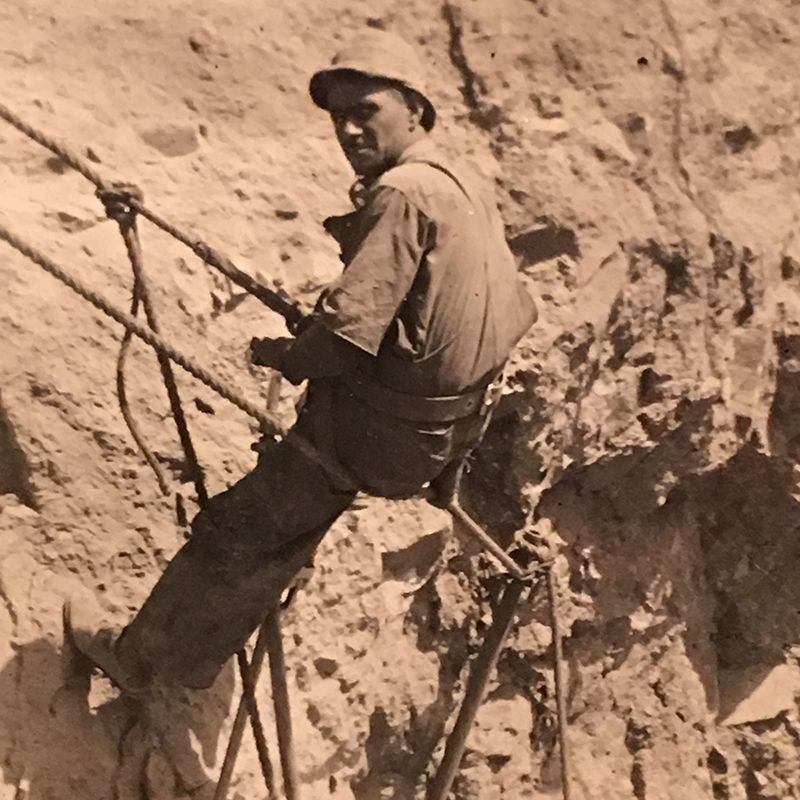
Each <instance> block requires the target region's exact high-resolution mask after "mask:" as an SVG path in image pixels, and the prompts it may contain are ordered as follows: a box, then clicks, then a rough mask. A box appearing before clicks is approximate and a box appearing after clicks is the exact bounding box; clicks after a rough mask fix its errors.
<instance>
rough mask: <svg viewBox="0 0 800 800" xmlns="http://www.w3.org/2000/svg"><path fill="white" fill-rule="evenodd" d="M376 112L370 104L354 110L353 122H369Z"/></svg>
mask: <svg viewBox="0 0 800 800" xmlns="http://www.w3.org/2000/svg"><path fill="white" fill-rule="evenodd" d="M374 113H375V109H374V108H370V107H369V106H365V107H363V108H357V109H355V110H354V111H353V122H368V121H369V119H370V117H372V115H373V114H374Z"/></svg>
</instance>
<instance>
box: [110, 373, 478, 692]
mask: <svg viewBox="0 0 800 800" xmlns="http://www.w3.org/2000/svg"><path fill="white" fill-rule="evenodd" d="M312 388H313V391H312V393H311V395H310V401H309V402H308V403H307V405H306V407H305V408H304V410H303V411H302V412H301V415H300V417H299V419H298V422H297V425H296V430H297V432H298V433H299V434H300V435H302V436H304V437H305V438H306V439H308V440H310V441H311V442H312V443H313V444H314V445H315V446H316V447H318V448H319V449H321V450H324V451H325V452H327V453H328V454H330V455H332V456H334V457H335V458H337V459H338V460H339V461H340V463H342V464H343V465H344V466H345V468H346V469H347V470H348V471H349V472H350V473H351V474H352V476H353V479H354V484H353V485H354V486H356V485H357V486H358V487H359V488H361V489H363V490H364V491H368V492H369V493H371V494H376V495H380V496H386V497H404V496H411V495H413V494H415V493H416V492H418V491H419V490H420V489H421V488H422V487H423V486H424V484H425V483H427V482H428V481H430V480H433V479H434V478H436V477H437V476H438V475H439V474H440V473H441V472H442V470H443V469H444V468H445V467H446V466H447V465H448V464H449V463H450V462H452V461H453V460H454V459H461V458H463V457H464V456H465V455H466V453H467V452H468V451H469V450H470V449H471V448H472V447H473V446H474V444H475V443H476V441H477V440H478V438H479V436H480V432H481V429H482V427H483V421H482V420H481V419H480V418H477V417H475V418H470V419H467V420H459V421H457V422H454V423H444V424H442V423H437V424H434V425H427V424H419V423H407V422H404V421H401V420H397V419H393V418H390V417H387V416H386V415H383V414H379V413H378V412H375V411H373V410H372V409H369V408H367V407H366V406H364V405H363V404H361V403H360V401H358V400H356V399H355V398H353V397H352V396H351V395H349V393H348V392H347V391H346V390H344V389H343V388H341V387H340V386H338V385H336V384H322V385H317V386H315V387H312ZM355 494H356V489H355V488H352V487H348V488H343V487H342V485H341V483H339V484H337V482H336V481H335V480H333V479H332V478H331V477H330V476H328V475H327V474H326V472H325V471H324V470H323V469H322V467H320V466H319V465H318V464H316V463H315V462H313V461H311V460H310V459H309V458H307V457H306V456H304V455H303V454H302V453H301V452H300V451H299V450H298V449H297V448H296V447H295V446H294V445H293V444H292V443H291V441H290V440H285V441H281V442H278V443H276V444H274V445H272V446H270V447H269V448H268V449H267V452H266V453H265V455H264V456H263V457H262V458H261V459H260V460H259V463H258V465H257V466H256V467H255V469H253V470H252V471H251V472H249V473H248V474H247V475H245V476H244V477H243V478H242V479H241V480H240V481H238V482H237V483H236V484H234V485H233V486H232V487H231V488H229V489H228V490H226V491H224V492H222V493H221V494H218V495H216V496H215V497H213V498H211V499H210V500H209V502H208V504H207V505H206V507H205V508H204V509H203V510H202V511H201V512H200V513H199V514H198V515H197V516H196V517H195V519H194V520H193V522H192V535H191V538H190V539H189V541H188V542H187V543H186V544H185V545H184V546H183V547H182V548H181V550H180V551H179V552H178V553H177V555H176V556H175V557H174V558H173V559H172V561H171V562H170V564H169V565H168V567H167V569H166V570H165V572H164V574H163V575H162V577H161V578H160V580H159V581H158V583H157V584H156V586H155V588H154V589H153V591H152V593H151V594H150V596H149V597H148V599H147V600H146V601H145V603H144V605H143V606H142V608H141V610H140V611H139V613H138V614H137V615H136V617H135V618H134V619H133V620H132V622H131V623H130V624H129V625H128V627H127V628H126V629H125V631H124V633H123V635H122V637H121V638H120V640H119V642H118V645H117V652H118V656H119V658H120V660H121V661H122V663H123V664H124V665H125V666H126V667H127V668H128V669H130V670H132V671H133V672H134V673H135V674H138V675H141V676H142V677H150V676H157V677H158V678H159V679H161V680H164V681H166V682H168V683H176V684H179V685H182V686H187V687H191V688H204V687H207V686H209V685H210V684H211V683H212V682H213V681H214V678H215V677H216V676H217V674H218V673H219V671H220V669H221V668H222V666H223V665H224V664H225V662H226V661H227V660H228V659H229V658H230V657H231V656H232V655H233V654H234V653H236V652H237V651H238V650H239V649H241V648H242V647H243V646H244V644H245V642H246V641H247V639H248V638H249V637H250V635H251V634H252V633H253V631H254V630H255V629H256V628H257V627H258V626H259V624H260V623H261V621H262V620H263V619H264V617H265V616H266V614H267V613H268V612H269V610H270V609H271V608H273V607H274V606H275V604H276V603H278V602H279V600H280V596H281V594H282V593H283V591H284V590H285V588H286V587H287V586H288V585H289V584H290V583H291V581H292V579H293V578H294V576H295V575H296V574H297V572H298V571H299V570H300V569H302V567H303V566H305V565H306V564H307V563H308V562H309V561H310V560H311V558H312V556H313V554H314V551H315V550H316V548H317V546H318V545H319V543H320V541H321V540H322V537H323V536H324V535H325V533H326V532H327V531H328V529H329V528H330V526H331V525H332V524H333V523H334V521H335V520H336V519H337V517H339V515H340V514H341V513H342V512H343V511H345V509H347V507H348V506H349V505H350V504H351V502H352V501H353V498H354V497H355Z"/></svg>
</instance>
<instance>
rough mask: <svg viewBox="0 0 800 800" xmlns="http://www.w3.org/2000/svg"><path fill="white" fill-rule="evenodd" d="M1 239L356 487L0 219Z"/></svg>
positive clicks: (334, 465)
mask: <svg viewBox="0 0 800 800" xmlns="http://www.w3.org/2000/svg"><path fill="white" fill-rule="evenodd" d="M0 239H2V240H3V241H5V242H6V243H7V244H9V245H11V247H13V248H14V249H15V250H17V251H18V252H19V253H21V254H22V255H24V256H25V257H26V258H29V259H30V260H31V261H33V262H34V263H35V264H38V265H39V266H40V267H41V268H42V269H43V270H45V272H48V273H49V274H50V275H52V276H53V277H54V278H57V279H58V280H59V281H61V282H62V283H63V284H64V285H65V286H68V287H69V288H70V289H72V291H73V292H75V293H76V294H78V295H80V297H82V298H83V299H84V300H86V301H87V302H89V303H91V304H92V305H93V306H94V307H95V308H97V309H98V310H99V311H102V312H103V313H104V314H106V315H107V316H109V317H111V319H113V320H114V321H115V322H118V323H119V324H120V325H122V326H123V327H124V328H125V329H127V330H130V331H131V333H133V334H134V335H135V336H138V337H139V338H140V339H141V340H142V341H144V342H147V344H149V345H150V346H151V347H152V348H153V349H154V350H156V351H157V352H159V353H162V354H163V355H165V356H166V357H167V358H169V359H170V360H172V361H174V362H175V363H176V364H178V366H180V367H182V368H183V369H184V370H186V372H188V373H189V374H190V375H192V376H193V377H194V378H197V380H199V381H200V382H201V383H202V384H204V385H205V386H207V387H208V388H209V389H211V390H212V391H214V392H216V393H217V394H218V395H219V396H220V397H224V398H225V399H226V400H227V401H228V402H230V403H233V405H235V406H236V407H237V408H240V409H241V410H242V411H244V412H245V413H246V414H249V415H250V416H251V417H252V418H253V419H255V420H257V421H258V422H259V424H260V425H261V429H262V430H263V431H264V433H266V434H269V435H272V436H280V437H282V438H285V439H286V441H287V442H289V443H291V444H292V445H293V446H294V447H296V448H297V449H298V450H299V451H300V452H301V453H303V455H305V456H306V457H307V458H308V459H309V460H311V461H313V462H314V463H316V464H318V465H319V466H320V467H321V468H322V469H323V470H324V471H325V473H326V474H327V475H328V477H329V478H330V479H331V480H332V481H334V482H335V483H336V484H337V486H338V487H340V488H342V489H344V488H347V489H354V488H356V486H355V484H354V481H353V478H352V476H350V475H349V474H348V473H347V472H346V471H345V469H344V468H343V467H342V465H341V464H339V463H338V461H336V460H335V459H334V458H331V457H330V456H329V455H327V454H326V453H323V452H321V451H319V450H317V448H316V447H314V445H312V444H311V443H310V442H308V441H307V440H306V439H304V438H303V437H302V436H300V434H298V433H296V432H294V431H287V429H286V427H285V426H284V425H283V424H282V423H281V422H280V420H279V419H278V418H277V417H276V416H275V415H274V414H270V413H269V412H268V411H265V410H264V409H263V408H261V407H259V406H257V405H255V403H252V402H251V401H250V400H248V399H247V398H246V397H245V396H244V395H243V394H241V393H240V392H238V391H237V390H235V389H231V388H230V387H229V386H227V385H226V384H225V383H224V381H223V380H222V379H221V378H219V377H218V376H217V375H215V374H214V373H213V372H211V371H210V370H208V369H206V368H205V367H203V366H201V365H200V364H198V363H197V362H196V361H195V360H194V359H193V358H191V357H190V356H187V355H186V354H184V353H182V352H180V351H179V350H176V349H175V348H174V347H173V346H172V345H171V344H170V343H169V342H167V341H166V340H165V339H163V338H162V337H161V336H159V335H158V334H157V333H155V332H154V331H153V330H152V329H151V328H149V327H148V326H147V325H145V324H143V323H142V322H140V321H139V320H138V319H136V318H135V317H132V316H131V315H130V314H128V313H126V312H125V311H122V310H121V309H118V308H116V306H114V305H113V304H112V303H111V302H109V301H108V300H106V298H105V297H103V296H102V295H101V294H99V293H98V292H95V291H94V290H92V289H90V288H89V287H88V286H86V285H85V284H84V283H83V282H81V281H79V280H78V279H77V278H75V277H73V276H72V275H70V274H69V273H68V272H66V271H65V270H64V269H62V268H61V267H60V266H59V265H58V264H56V263H55V262H54V261H53V260H52V259H50V258H48V257H47V256H46V255H44V253H42V252H41V251H39V250H38V249H36V248H35V247H33V246H32V245H31V244H29V243H28V242H25V241H24V240H23V239H21V238H20V237H19V236H17V235H16V234H15V233H12V231H10V230H9V229H8V228H6V227H5V225H3V224H2V223H0Z"/></svg>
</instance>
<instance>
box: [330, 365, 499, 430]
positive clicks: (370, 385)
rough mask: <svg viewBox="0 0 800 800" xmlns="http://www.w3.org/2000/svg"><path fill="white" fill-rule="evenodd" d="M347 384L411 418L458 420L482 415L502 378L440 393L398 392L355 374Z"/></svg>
mask: <svg viewBox="0 0 800 800" xmlns="http://www.w3.org/2000/svg"><path fill="white" fill-rule="evenodd" d="M345 386H346V387H347V389H348V390H349V391H350V392H351V393H352V394H353V395H354V396H355V397H357V398H358V399H359V400H361V401H363V402H364V403H366V404H367V405H368V406H370V408H374V409H375V410H376V411H380V412H382V413H384V414H388V415H389V416H392V417H397V418H399V419H404V420H407V421H409V422H455V421H456V420H459V419H464V418H465V417H471V416H473V415H477V416H482V415H484V414H485V413H486V412H487V411H488V410H489V408H490V407H491V406H492V405H494V402H495V400H497V399H498V397H499V395H500V383H499V381H495V382H493V383H490V384H489V385H488V386H484V387H482V388H480V389H474V390H473V391H471V392H465V393H464V394H458V395H448V396H439V397H425V396H423V395H418V394H409V393H408V392H398V391H396V390H394V389H390V388H389V387H388V386H384V385H383V384H382V383H377V382H376V381H374V380H365V379H363V378H360V377H359V376H357V375H352V374H351V375H348V376H347V377H346V379H345Z"/></svg>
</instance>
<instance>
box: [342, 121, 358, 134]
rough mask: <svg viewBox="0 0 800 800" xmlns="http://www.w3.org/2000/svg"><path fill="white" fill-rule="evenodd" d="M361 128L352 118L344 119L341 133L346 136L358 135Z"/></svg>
mask: <svg viewBox="0 0 800 800" xmlns="http://www.w3.org/2000/svg"><path fill="white" fill-rule="evenodd" d="M362 131H363V128H362V127H361V126H360V125H359V124H358V123H357V122H355V120H352V119H346V120H344V122H343V123H342V134H343V135H344V136H346V137H348V138H355V137H357V136H360V135H361V133H362Z"/></svg>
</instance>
